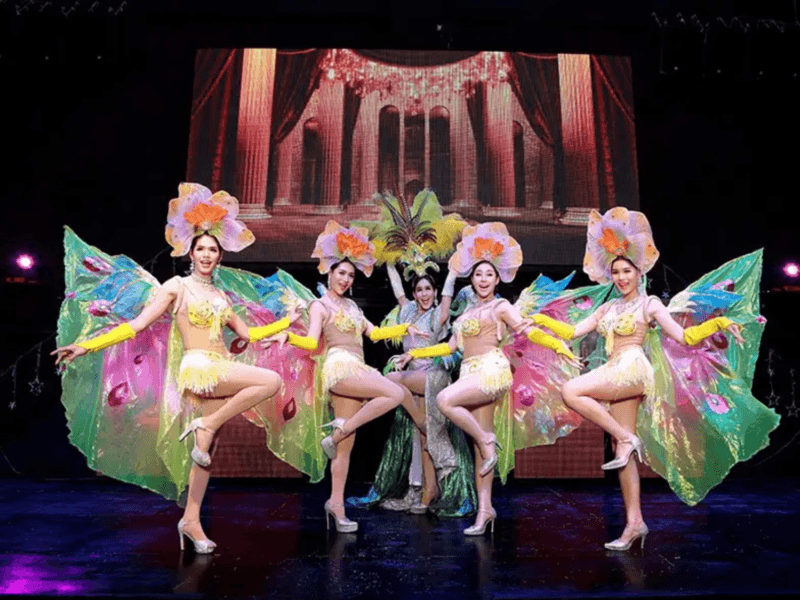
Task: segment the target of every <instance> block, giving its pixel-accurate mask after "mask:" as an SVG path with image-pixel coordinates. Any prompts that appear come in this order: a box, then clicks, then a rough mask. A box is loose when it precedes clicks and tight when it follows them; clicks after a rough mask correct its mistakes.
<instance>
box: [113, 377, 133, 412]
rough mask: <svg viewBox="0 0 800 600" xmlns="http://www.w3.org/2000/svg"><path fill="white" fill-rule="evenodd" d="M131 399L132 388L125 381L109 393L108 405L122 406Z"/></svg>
mask: <svg viewBox="0 0 800 600" xmlns="http://www.w3.org/2000/svg"><path fill="white" fill-rule="evenodd" d="M130 397H131V390H130V386H128V382H127V381H123V382H122V383H119V384H117V385H115V386H114V387H113V388H112V389H111V391H110V392H109V393H108V405H109V406H121V405H122V404H125V403H126V402H127V401H128V400H130Z"/></svg>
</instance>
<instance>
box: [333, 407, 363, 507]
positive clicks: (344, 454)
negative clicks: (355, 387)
mask: <svg viewBox="0 0 800 600" xmlns="http://www.w3.org/2000/svg"><path fill="white" fill-rule="evenodd" d="M331 404H332V405H333V414H334V416H335V417H336V418H337V419H338V418H343V419H350V418H351V417H352V416H353V415H355V414H356V413H357V412H358V411H359V409H361V408H362V405H361V401H359V400H355V399H353V398H346V397H344V396H338V395H336V394H331ZM355 441H356V434H355V432H353V433H352V434H351V435H349V436H347V437H346V438H344V439H343V440H342V441H341V442H339V443H338V444H337V446H336V458H334V459H333V460H332V461H331V497H330V503H331V504H332V505H333V506H334V508H333V509H332V510H333V512H334V514H336V516H337V518H339V519H340V520H341V519H344V517H345V514H344V486H345V483H347V473H348V471H349V470H350V453H351V452H352V451H353V444H355Z"/></svg>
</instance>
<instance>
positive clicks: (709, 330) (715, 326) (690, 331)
mask: <svg viewBox="0 0 800 600" xmlns="http://www.w3.org/2000/svg"><path fill="white" fill-rule="evenodd" d="M732 324H733V321H731V320H730V319H728V318H727V317H715V318H713V319H709V320H708V321H706V322H705V323H702V324H701V325H695V326H693V327H687V328H686V329H684V330H683V339H684V340H685V341H686V343H687V344H689V345H690V346H694V345H695V344H699V343H700V342H702V341H703V340H704V339H706V338H707V337H709V336H711V335H714V334H715V333H717V332H718V331H722V330H724V329H727V328H728V326H729V325H732Z"/></svg>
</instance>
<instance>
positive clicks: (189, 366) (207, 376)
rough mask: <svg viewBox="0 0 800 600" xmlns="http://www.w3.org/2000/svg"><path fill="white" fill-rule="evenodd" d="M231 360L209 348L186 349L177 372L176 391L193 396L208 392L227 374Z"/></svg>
mask: <svg viewBox="0 0 800 600" xmlns="http://www.w3.org/2000/svg"><path fill="white" fill-rule="evenodd" d="M231 364H232V363H231V361H230V360H228V359H227V358H225V357H224V356H223V355H221V354H218V353H216V352H211V351H209V350H187V351H186V352H184V354H183V360H181V367H180V371H179V374H178V392H180V393H181V394H184V393H186V392H191V393H189V394H186V395H187V396H189V397H190V398H191V399H194V398H193V396H203V395H207V394H210V393H211V392H213V391H214V389H215V388H216V387H217V383H219V382H220V381H224V380H225V378H226V377H227V375H228V371H229V369H230V366H231Z"/></svg>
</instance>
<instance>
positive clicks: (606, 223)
mask: <svg viewBox="0 0 800 600" xmlns="http://www.w3.org/2000/svg"><path fill="white" fill-rule="evenodd" d="M618 256H622V257H624V258H627V259H628V260H629V261H631V262H632V263H633V264H634V265H635V266H636V268H637V269H639V271H641V272H642V274H644V273H647V272H648V271H649V270H650V269H652V268H653V265H654V264H655V263H656V260H657V259H658V250H656V246H655V243H654V242H653V232H652V231H651V229H650V223H648V222H647V217H645V216H644V214H643V213H640V212H637V211H629V210H628V209H627V208H624V207H622V206H617V207H615V208H612V209H611V210H609V211H607V212H606V214H604V215H602V216H601V215H600V213H599V212H597V211H596V210H592V212H591V213H589V227H588V229H587V231H586V256H584V258H583V271H584V272H585V273H586V274H587V275H588V276H589V278H590V279H591V280H592V281H596V282H598V283H608V282H610V281H611V263H612V262H613V261H614V259H615V258H617V257H618Z"/></svg>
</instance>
